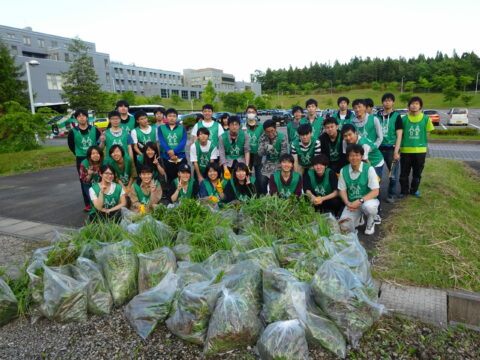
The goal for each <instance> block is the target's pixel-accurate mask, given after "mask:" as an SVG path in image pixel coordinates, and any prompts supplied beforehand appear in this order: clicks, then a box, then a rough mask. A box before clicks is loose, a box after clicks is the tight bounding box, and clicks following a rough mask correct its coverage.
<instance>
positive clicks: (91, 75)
mask: <svg viewBox="0 0 480 360" xmlns="http://www.w3.org/2000/svg"><path fill="white" fill-rule="evenodd" d="M88 50H89V49H88V46H87V45H86V44H85V43H84V42H83V41H82V40H80V39H78V38H77V39H73V40H72V42H71V43H70V44H69V45H68V51H69V52H70V53H72V57H73V59H72V62H71V63H70V67H69V69H68V71H66V72H64V73H62V76H63V79H64V82H63V86H62V88H63V91H64V93H63V94H62V95H61V96H62V99H64V100H66V101H67V102H68V104H69V105H70V107H71V108H72V109H92V110H102V109H101V106H102V103H103V99H102V94H101V91H100V84H99V83H98V75H97V73H96V72H95V68H94V67H93V61H92V58H91V57H90V56H89V55H88Z"/></svg>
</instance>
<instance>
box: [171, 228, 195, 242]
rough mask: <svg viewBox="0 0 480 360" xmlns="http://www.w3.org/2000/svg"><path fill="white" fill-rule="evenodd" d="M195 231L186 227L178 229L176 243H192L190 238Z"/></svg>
mask: <svg viewBox="0 0 480 360" xmlns="http://www.w3.org/2000/svg"><path fill="white" fill-rule="evenodd" d="M192 236H193V233H191V232H190V231H188V230H185V229H182V228H180V229H178V233H177V238H176V240H175V245H190V239H191V238H192Z"/></svg>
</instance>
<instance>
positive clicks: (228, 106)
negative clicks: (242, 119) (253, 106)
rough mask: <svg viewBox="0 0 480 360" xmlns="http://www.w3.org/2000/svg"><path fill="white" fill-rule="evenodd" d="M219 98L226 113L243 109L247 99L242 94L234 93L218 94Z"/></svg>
mask: <svg viewBox="0 0 480 360" xmlns="http://www.w3.org/2000/svg"><path fill="white" fill-rule="evenodd" d="M219 96H220V99H221V100H222V102H223V107H224V108H225V110H227V111H231V112H237V111H241V110H243V109H244V108H245V104H246V102H247V99H246V97H245V95H244V93H236V92H230V93H220V95H219Z"/></svg>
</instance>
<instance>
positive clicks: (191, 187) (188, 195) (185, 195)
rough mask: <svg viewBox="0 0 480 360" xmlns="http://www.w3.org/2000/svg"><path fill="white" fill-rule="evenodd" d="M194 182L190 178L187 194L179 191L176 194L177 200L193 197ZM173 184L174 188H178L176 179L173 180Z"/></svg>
mask: <svg viewBox="0 0 480 360" xmlns="http://www.w3.org/2000/svg"><path fill="white" fill-rule="evenodd" d="M194 181H195V180H193V179H192V178H190V180H188V186H187V192H185V191H183V189H182V190H180V192H179V193H178V199H183V198H187V199H191V198H192V197H193V196H192V194H193V182H194ZM173 183H174V184H175V188H176V187H178V178H175V179H173Z"/></svg>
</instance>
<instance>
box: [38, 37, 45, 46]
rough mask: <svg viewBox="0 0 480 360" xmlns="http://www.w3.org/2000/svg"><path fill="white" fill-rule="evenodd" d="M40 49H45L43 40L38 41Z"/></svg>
mask: <svg viewBox="0 0 480 360" xmlns="http://www.w3.org/2000/svg"><path fill="white" fill-rule="evenodd" d="M38 47H40V48H44V47H45V40H43V39H38Z"/></svg>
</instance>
